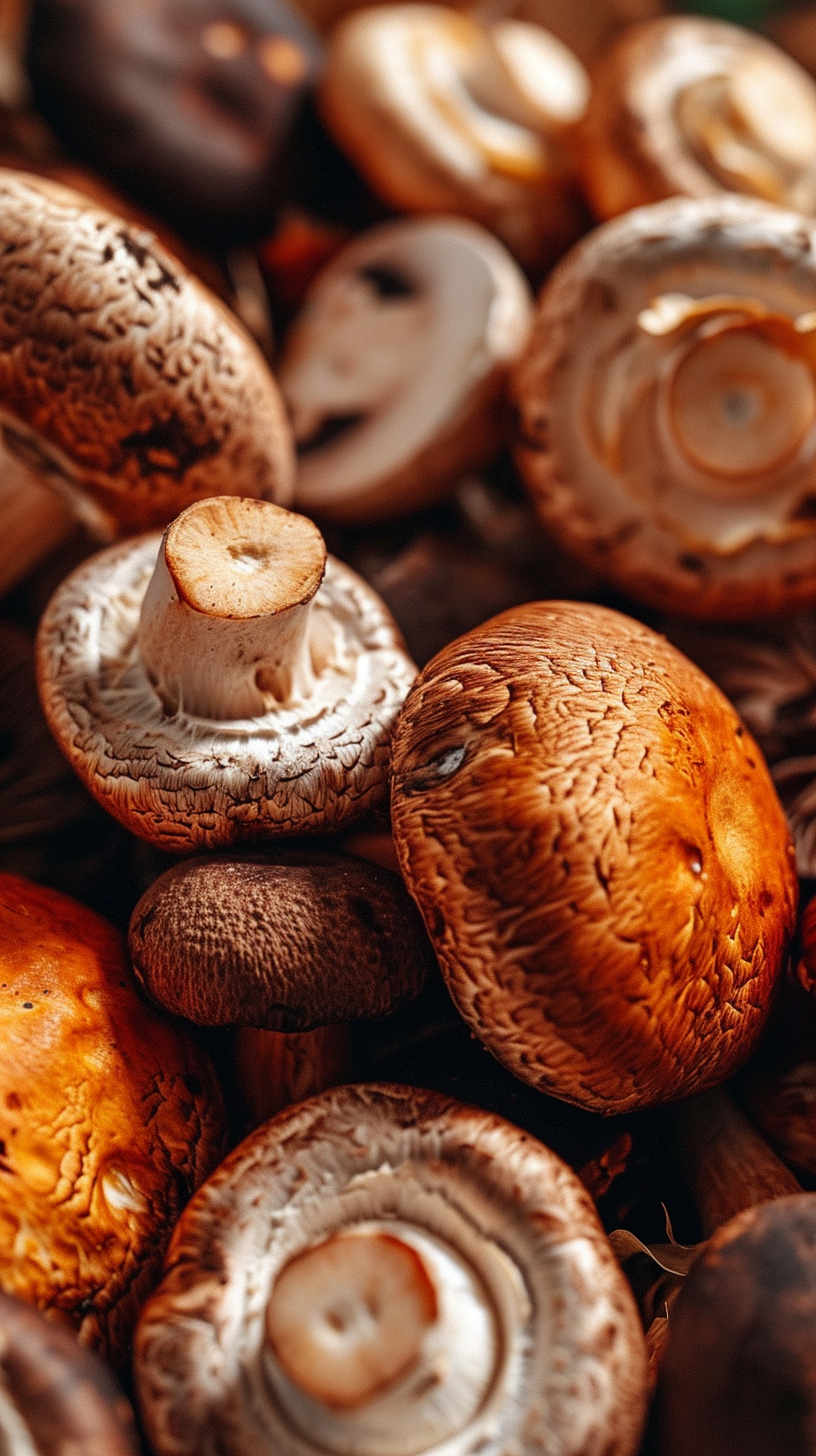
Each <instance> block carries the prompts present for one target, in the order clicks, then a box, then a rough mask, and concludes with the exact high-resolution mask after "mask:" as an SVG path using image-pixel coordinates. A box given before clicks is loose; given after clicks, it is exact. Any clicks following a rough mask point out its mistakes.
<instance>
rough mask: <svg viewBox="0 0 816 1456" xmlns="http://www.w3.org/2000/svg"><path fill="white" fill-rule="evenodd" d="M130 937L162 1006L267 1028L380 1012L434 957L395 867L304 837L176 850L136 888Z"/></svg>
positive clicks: (202, 1018)
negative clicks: (287, 842)
mask: <svg viewBox="0 0 816 1456" xmlns="http://www.w3.org/2000/svg"><path fill="white" fill-rule="evenodd" d="M128 944H129V949H130V954H131V957H132V960H133V968H134V970H135V972H136V975H137V976H138V978H139V980H140V981H141V983H142V985H143V986H144V988H145V990H146V991H147V992H148V994H149V995H150V996H151V997H152V998H153V1000H154V1001H158V1002H159V1004H160V1005H162V1006H164V1007H165V1008H166V1010H168V1011H172V1012H175V1013H176V1015H179V1016H185V1017H187V1019H188V1020H189V1021H194V1022H196V1023H197V1024H198V1025H199V1026H231V1025H235V1024H238V1023H240V1024H243V1025H245V1026H256V1027H261V1028H265V1029H266V1030H268V1031H288V1032H297V1031H301V1032H302V1031H310V1030H312V1029H313V1028H315V1027H318V1026H325V1025H327V1024H329V1023H332V1022H340V1021H354V1020H357V1019H358V1018H361V1017H378V1016H387V1015H388V1014H389V1013H390V1012H392V1011H396V1010H397V1008H398V1007H399V1006H401V1005H402V1004H403V1003H404V1002H406V1001H409V1000H411V999H412V997H414V996H416V995H417V994H418V993H419V991H420V990H421V989H422V984H423V981H424V979H425V974H426V971H427V970H428V969H429V968H431V967H432V966H433V965H434V964H435V962H434V957H433V953H432V951H431V947H430V945H429V944H428V940H427V937H426V935H425V931H424V928H423V925H422V922H421V920H420V918H419V916H418V915H417V913H416V911H415V909H414V906H413V903H412V901H411V900H410V898H409V896H408V895H407V893H406V891H405V888H404V886H403V884H402V881H401V880H400V878H399V876H398V875H393V874H390V873H389V871H388V870H385V869H381V868H380V867H379V866H378V865H373V864H366V862H365V861H364V860H361V859H354V858H353V857H352V856H351V855H345V854H333V853H331V852H330V851H328V850H316V849H311V848H310V849H305V850H301V849H294V848H292V849H283V850H281V851H279V852H278V854H277V856H276V861H275V862H270V861H269V860H260V859H257V858H253V859H247V860H235V859H230V858H228V857H227V856H225V855H219V856H216V857H213V858H207V859H203V858H202V859H192V860H185V862H184V863H183V864H180V865H176V866H174V867H173V869H170V870H168V871H167V872H166V874H163V875H162V876H161V877H160V878H159V879H158V880H156V881H155V883H154V884H153V885H151V887H150V889H149V890H147V891H146V892H145V894H144V895H143V896H142V898H141V900H140V901H139V903H138V905H137V906H136V908H135V910H134V911H133V915H132V917H131V921H130V931H129V936H128Z"/></svg>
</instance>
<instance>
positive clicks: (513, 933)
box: [391, 602, 797, 1113]
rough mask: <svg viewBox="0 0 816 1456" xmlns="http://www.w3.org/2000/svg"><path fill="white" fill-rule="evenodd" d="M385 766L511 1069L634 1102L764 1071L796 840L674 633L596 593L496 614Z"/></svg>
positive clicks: (477, 1024)
mask: <svg viewBox="0 0 816 1456" xmlns="http://www.w3.org/2000/svg"><path fill="white" fill-rule="evenodd" d="M392 775H393V784H392V801H391V809H392V824H393V831H394V839H395V842H396V845H397V851H398V853H399V857H400V863H401V866H402V871H403V875H404V876H405V880H406V883H407V885H408V888H409V890H410V891H411V894H412V895H413V896H414V899H415V900H416V901H417V904H418V905H419V908H420V910H421V912H422V915H423V917H424V919H425V923H426V925H427V927H428V931H429V933H430V936H431V940H432V942H433V944H434V949H435V950H436V953H437V956H438V958H439V961H440V965H441V967H442V971H443V974H444V976H445V979H446V981H447V983H448V987H449V989H450V991H451V994H452V996H453V999H454V1001H455V1002H456V1004H457V1006H458V1008H459V1010H460V1011H461V1013H462V1015H463V1016H464V1017H465V1020H466V1021H467V1023H468V1025H469V1026H470V1027H471V1030H472V1031H474V1032H475V1033H476V1035H477V1036H478V1037H479V1038H480V1039H481V1040H482V1041H483V1042H484V1044H485V1046H487V1048H488V1049H489V1050H490V1051H491V1052H492V1053H493V1054H494V1056H496V1057H498V1059H499V1060H500V1061H501V1062H503V1063H504V1064H505V1066H507V1067H509V1069H510V1071H512V1072H513V1073H514V1074H515V1075H516V1076H517V1077H520V1078H522V1080H524V1081H527V1082H530V1083H532V1084H533V1085H534V1086H536V1087H538V1088H540V1089H542V1090H543V1091H546V1092H550V1093H552V1094H553V1095H554V1096H556V1097H562V1098H564V1099H565V1100H567V1101H570V1102H575V1103H578V1104H579V1105H583V1106H585V1107H588V1108H591V1109H594V1110H596V1111H599V1112H607V1113H609V1112H625V1111H630V1110H634V1109H636V1108H642V1107H647V1106H650V1105H654V1104H657V1103H660V1102H666V1101H671V1100H674V1099H676V1098H678V1097H682V1096H687V1095H689V1094H690V1093H692V1092H693V1091H698V1090H699V1091H702V1090H703V1089H705V1088H707V1087H710V1086H713V1085H714V1084H716V1083H717V1082H721V1081H723V1080H724V1079H725V1078H726V1077H727V1076H728V1075H729V1074H730V1073H731V1072H732V1071H734V1070H735V1069H736V1067H737V1066H738V1065H740V1063H741V1062H743V1061H744V1060H745V1059H746V1058H747V1056H748V1055H749V1053H750V1052H751V1050H752V1049H753V1047H754V1045H755V1044H756V1041H757V1039H758V1037H759V1035H760V1032H761V1030H762V1027H763V1025H764V1022H765V1020H766V1017H767V1013H768V1010H769V1008H770V1002H771V997H772V995H773V991H774V988H775V985H776V982H777V979H778V977H779V973H780V971H781V970H782V967H783V965H784V962H785V955H786V949H787V945H788V942H789V939H790V937H791V935H792V933H793V928H794V921H795V911H796V898H797V881H796V873H795V866H794V863H793V847H792V845H791V843H790V838H789V835H788V830H787V826H786V824H785V819H784V815H783V813H782V810H781V807H780V805H779V802H778V800H777V798H776V795H775V793H774V789H773V785H772V783H771V780H770V776H769V774H768V771H767V769H766V767H765V764H764V763H763V761H762V758H761V755H760V754H759V751H758V749H757V747H756V745H755V743H754V742H753V740H752V739H751V737H750V735H749V734H748V733H747V732H746V730H745V728H744V727H743V726H742V724H741V723H740V721H739V719H738V717H737V715H736V713H735V712H734V710H733V708H732V707H731V705H730V704H729V703H728V702H727V701H726V699H725V698H724V697H723V696H722V694H721V693H720V692H719V691H718V689H717V688H715V687H714V685H713V683H711V682H709V680H708V679H707V678H706V677H704V676H703V674H702V673H701V672H700V671H699V670H698V669H697V668H695V667H694V666H693V664H692V663H690V662H689V661H688V660H687V659H686V658H684V657H683V656H682V655H681V654H680V653H679V652H677V651H676V650H675V649H674V648H673V647H671V646H670V645H669V644H668V643H667V642H666V641H665V640H664V639H663V638H661V637H658V636H657V634H656V633H654V632H652V631H650V630H649V629H648V628H647V627H644V626H642V625H641V624H640V623H638V622H635V621H633V620H631V619H630V618H628V617H624V616H622V615H620V614H619V613H618V612H613V611H610V610H608V609H607V608H603V607H597V606H592V605H589V604H587V603H579V602H539V603H532V604H530V605H528V606H523V607H517V608H514V609H513V610H511V611H508V612H503V613H502V614H501V615H500V616H498V617H494V618H493V619H492V621H490V622H487V623H485V624H484V625H483V626H482V627H478V628H476V629H475V630H474V631H472V632H469V633H467V634H466V635H465V636H464V637H461V638H459V639H458V641H456V642H454V643H452V644H451V645H450V646H449V647H447V648H445V650H444V651H443V652H440V653H438V654H437V656H436V657H435V658H434V659H433V660H432V661H431V662H430V663H429V664H428V666H427V667H426V668H425V669H424V671H423V672H422V673H421V674H420V676H419V678H418V679H417V682H416V684H415V686H414V688H413V689H412V691H411V693H410V694H409V696H408V698H407V700H406V703H405V705H404V707H403V710H402V712H401V714H400V717H399V720H398V722H397V725H396V728H395V730H394V737H393V743H392Z"/></svg>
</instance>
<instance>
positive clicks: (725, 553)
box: [513, 197, 816, 620]
mask: <svg viewBox="0 0 816 1456" xmlns="http://www.w3.org/2000/svg"><path fill="white" fill-rule="evenodd" d="M814 303H816V233H814V229H813V226H812V225H811V224H810V223H809V222H807V221H806V220H805V219H803V218H802V217H800V216H798V215H797V214H795V213H791V212H782V211H779V210H777V209H776V208H773V207H771V206H769V205H768V204H766V203H762V202H756V201H753V200H749V199H743V198H737V197H721V198H713V199H710V200H708V201H699V202H698V201H691V200H686V199H682V198H678V199H675V200H671V201H668V202H663V203H658V204H656V205H655V206H654V207H648V208H645V207H644V208H640V209H638V210H636V211H635V212H632V213H629V214H628V215H627V216H626V217H622V218H618V219H616V220H615V221H614V222H610V223H607V224H605V225H604V226H603V227H601V228H598V229H597V230H596V231H595V232H594V233H591V234H590V235H589V237H588V238H587V239H586V240H585V241H584V242H582V243H580V244H579V245H578V246H577V247H576V248H575V249H574V250H573V252H572V253H571V254H570V255H569V256H568V257H567V258H566V259H565V260H564V261H563V262H562V263H561V264H560V266H559V267H558V268H557V269H556V271H555V273H554V274H553V276H552V278H551V280H550V282H549V283H548V285H547V287H546V288H545V290H544V292H543V294H542V297H541V301H540V305H539V311H538V317H537V320H536V324H535V326H534V329H533V334H532V337H531V340H530V344H529V346H528V349H527V352H526V354H525V356H524V358H523V359H522V361H521V363H520V364H519V366H518V368H517V370H516V374H515V380H514V386H513V392H514V396H515V400H516V404H517V408H518V417H519V424H518V436H517V439H518V444H517V459H518V464H519V468H520V470H521V472H522V474H523V476H524V479H525V482H526V484H527V486H528V488H529V490H530V492H531V494H532V496H533V500H534V502H535V504H536V507H537V509H538V511H539V513H540V515H541V517H542V520H543V521H544V523H545V525H546V526H547V527H548V529H549V530H551V531H552V532H553V534H554V535H555V536H556V537H557V538H558V539H559V540H560V541H561V543H562V544H563V545H564V546H566V547H567V548H568V549H569V550H570V551H572V552H573V553H574V554H576V555H577V556H579V557H580V558H581V559H582V560H583V561H585V562H586V563H587V564H588V565H590V566H591V567H593V568H594V569H595V570H596V571H598V572H600V573H601V574H602V575H604V576H606V577H607V578H608V579H610V580H611V581H613V582H615V583H616V584H617V585H618V586H620V587H621V588H622V589H623V590H624V591H626V592H627V593H628V594H629V595H630V596H633V597H635V598H637V599H639V600H641V601H644V602H647V603H649V604H651V605H654V606H658V607H662V608H664V609H667V610H674V611H677V612H681V613H684V614H686V615H689V616H696V617H709V618H715V619H721V620H722V619H732V620H733V619H738V618H741V617H743V618H744V617H751V616H756V615H758V614H760V613H762V612H781V611H787V610H790V609H791V608H794V607H796V606H801V605H804V604H808V603H812V602H813V601H814V600H816V333H814V329H816V312H814Z"/></svg>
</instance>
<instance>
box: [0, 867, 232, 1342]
mask: <svg viewBox="0 0 816 1456" xmlns="http://www.w3.org/2000/svg"><path fill="white" fill-rule="evenodd" d="M0 1047H2V1057H0V1066H1V1067H2V1072H0V1284H1V1285H2V1287H3V1289H4V1290H5V1291H6V1292H7V1293H9V1294H17V1295H20V1296H21V1297H22V1298H24V1299H26V1300H27V1301H28V1302H29V1303H31V1304H34V1305H37V1306H38V1308H40V1309H43V1310H48V1311H49V1313H50V1314H51V1316H52V1317H53V1318H57V1319H60V1320H62V1321H65V1322H67V1323H69V1324H72V1325H73V1326H74V1327H75V1328H76V1329H77V1330H78V1332H79V1336H80V1339H81V1340H82V1341H83V1343H84V1344H87V1345H91V1346H95V1347H96V1348H98V1349H100V1350H102V1351H103V1352H104V1353H105V1354H107V1355H108V1357H109V1358H110V1359H111V1360H112V1361H113V1362H114V1363H115V1364H121V1363H122V1362H123V1360H124V1359H125V1357H126V1355H127V1352H128V1348H129V1343H130V1337H131V1334H132V1331H133V1326H134V1323H135V1319H136V1314H137V1312H138V1310H139V1308H140V1306H141V1304H142V1303H143V1301H144V1299H145V1297H146V1295H147V1294H148V1293H149V1291H150V1290H151V1289H152V1288H153V1286H154V1285H155V1283H156V1280H157V1276H158V1273H159V1270H160V1268H161V1261H162V1255H163V1252H164V1248H165V1246H166V1243H167V1240H168V1238H169V1236H170V1231H171V1229H172V1225H173V1223H174V1221H175V1219H176V1218H177V1217H178V1215H179V1213H180V1212H181V1209H182V1208H183V1206H184V1204H185V1203H186V1201H187V1199H188V1198H189V1196H190V1194H191V1193H192V1192H193V1190H194V1189H195V1188H196V1187H197V1186H198V1184H199V1183H201V1182H202V1181H203V1179H204V1178H205V1177H207V1175H208V1174H209V1173H210V1172H211V1171H212V1169H213V1168H214V1167H215V1165H216V1163H217V1162H218V1159H219V1157H220V1155H221V1152H222V1146H223V1138H224V1114H223V1108H222V1104H221V1096H220V1092H219V1089H218V1084H217V1082H216V1080H215V1075H214V1073H213V1072H212V1070H211V1068H210V1065H209V1062H208V1060H207V1058H206V1057H205V1056H204V1054H203V1053H202V1052H201V1051H200V1049H199V1048H198V1046H197V1045H196V1044H195V1042H194V1041H193V1040H192V1037H191V1036H190V1035H189V1034H188V1032H187V1031H186V1030H185V1029H184V1028H183V1027H182V1026H180V1025H178V1024H173V1023H172V1022H170V1021H168V1020H167V1019H166V1018H162V1017H160V1016H159V1015H158V1014H157V1013H156V1012H155V1011H152V1010H151V1009H150V1008H149V1007H147V1006H146V1005H145V1004H144V1003H143V1002H142V1001H141V999H140V998H139V996H138V994H137V991H136V987H135V983H134V982H133V980H132V977H131V975H130V971H129V968H128V963H127V958H126V955H125V952H124V946H123V943H122V939H121V937H120V935H119V934H118V932H117V931H115V930H114V929H113V927H112V926H110V925H108V923H107V922H106V921H104V920H102V919H101V918H100V917H99V916H98V915H96V914H94V913H93V912H92V911H91V910H88V909H86V908H85V906H83V905H79V904H77V903H76V902H75V901H73V900H70V899H68V897H67V896H65V895H60V894H58V893H57V892H56V891H54V890H50V889H44V888H42V887H40V886H38V885H34V884H31V883H30V882H29V881H26V880H23V879H19V878H18V877H17V876H15V875H5V874H4V875H0Z"/></svg>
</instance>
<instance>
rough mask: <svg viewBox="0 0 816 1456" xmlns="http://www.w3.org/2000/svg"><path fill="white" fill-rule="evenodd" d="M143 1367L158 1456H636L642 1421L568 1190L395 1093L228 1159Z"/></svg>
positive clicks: (588, 1217) (480, 1119)
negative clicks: (248, 1455)
mask: <svg viewBox="0 0 816 1456" xmlns="http://www.w3.org/2000/svg"><path fill="white" fill-rule="evenodd" d="M135 1368H136V1382H137V1388H138V1394H139V1401H140V1406H141V1411H142V1415H143V1418H144V1422H145V1425H146V1428H147V1431H148V1434H149V1437H150V1440H151V1443H152V1445H153V1448H154V1450H155V1451H156V1453H157V1456H170V1453H171V1452H172V1453H173V1456H185V1453H190V1456H192V1453H200V1452H201V1451H202V1450H206V1449H213V1450H214V1449H216V1447H217V1448H218V1449H219V1450H220V1451H222V1452H223V1453H225V1456H237V1453H239V1452H244V1451H248V1450H253V1451H254V1452H256V1453H257V1456H262V1453H263V1456H265V1453H270V1456H271V1453H273V1452H274V1453H275V1456H288V1453H294V1452H299V1453H306V1452H318V1451H319V1452H321V1453H323V1456H326V1453H330V1456H341V1453H343V1456H348V1453H350V1452H352V1451H353V1452H354V1453H355V1456H409V1453H412V1456H417V1453H420V1452H424V1451H431V1450H438V1449H440V1448H441V1447H444V1449H445V1450H446V1451H450V1452H451V1453H454V1456H455V1453H465V1452H470V1451H473V1450H474V1449H477V1448H478V1449H479V1450H481V1451H482V1452H484V1453H485V1456H498V1453H499V1452H506V1451H508V1450H513V1451H518V1452H519V1453H520V1456H532V1453H533V1452H534V1451H542V1450H545V1449H546V1450H547V1451H548V1452H550V1453H552V1456H584V1453H586V1452H588V1451H590V1450H598V1451H600V1450H601V1449H603V1450H604V1451H605V1452H607V1453H609V1456H624V1453H626V1456H630V1453H633V1452H634V1451H635V1450H636V1448H637V1444H638V1439H639V1435H640V1431H641V1427H642V1421H643V1414H644V1351H643V1337H642V1334H641V1331H640V1325H639V1321H638V1319H637V1314H636V1311H635V1309H634V1305H633V1302H632V1298H631V1294H630V1293H629V1290H628V1288H627V1286H626V1283H625V1281H624V1279H623V1277H622V1276H621V1274H620V1272H619V1270H618V1269H617V1266H616V1264H615V1261H614V1258H613V1256H612V1253H611V1250H610V1248H609V1245H608V1243H607V1241H606V1239H605V1237H604V1235H603V1232H602V1230H601V1227H600V1224H599V1223H598V1220H597V1216H596V1214H595V1211H594V1208H593V1206H592V1203H591V1200H590V1199H589V1197H588V1195H587V1194H586V1192H585V1190H584V1189H583V1187H582V1186H581V1184H580V1183H579V1182H578V1179H577V1178H576V1177H575V1175H574V1174H573V1173H571V1172H570V1170H569V1169H568V1168H567V1167H566V1166H565V1165H564V1164H563V1163H561V1161H560V1160H559V1159H558V1158H556V1157H555V1155H554V1154H553V1153H551V1152H549V1151H548V1150H547V1149H546V1148H544V1147H543V1146H542V1145H541V1144H540V1143H537V1142H536V1141H535V1140H534V1139H532V1138H530V1137H529V1136H528V1135H526V1134H524V1133H521V1132H519V1130H518V1129H517V1128H514V1127H513V1126H512V1125H511V1124H510V1123H507V1122H504V1121H502V1120H501V1119H500V1118H497V1117H494V1116H493V1115H491V1114H490V1113H485V1112H480V1111H477V1110H476V1109H473V1108H468V1107H464V1106H463V1105H462V1104H460V1103H456V1102H453V1101H451V1100H450V1099H449V1098H445V1097H440V1096H439V1095H438V1094H436V1093H431V1092H419V1091H415V1090H413V1089H411V1088H404V1087H389V1086H363V1087H345V1088H340V1089H338V1090H336V1091H333V1092H327V1093H324V1094H323V1095H322V1096H321V1097H316V1098H313V1099H312V1100H311V1101H310V1102H306V1103H303V1104H302V1105H301V1106H300V1107H298V1108H295V1109H293V1110H291V1111H289V1112H286V1113H283V1114H281V1115H280V1116H279V1117H277V1118H276V1119H275V1120H274V1121H273V1122H271V1123H269V1124H267V1126H266V1127H264V1128H261V1129H259V1130H258V1131H257V1132H256V1133H254V1134H253V1135H252V1136H250V1137H249V1138H248V1139H247V1140H246V1141H245V1142H244V1143H243V1144H242V1146H241V1147H240V1148H238V1149H237V1151H236V1152H235V1153H233V1154H232V1155H231V1156H230V1157H229V1158H228V1159H227V1161H226V1162H225V1163H224V1164H223V1165H222V1167H221V1168H220V1169H219V1170H218V1172H217V1173H216V1175H215V1176H214V1177H213V1178H212V1179H211V1180H210V1181H209V1183H208V1184H207V1185H206V1186H205V1188H204V1189H202V1190H201V1192H200V1194H199V1196H198V1197H197V1198H196V1199H195V1200H194V1201H193V1202H192V1203H191V1204H190V1206H189V1208H188V1209H187V1211H186V1213H185V1214H184V1215H183V1217H182V1219H181V1221H180V1223H179V1225H178V1227H177V1229H176V1233H175V1236H174V1241H173V1245H172V1248H171V1251H170V1253H169V1256H168V1261H167V1272H166V1275H165V1278H164V1282H163V1283H162V1285H161V1287H160V1288H159V1290H158V1291H157V1293H156V1294H155V1296H154V1297H153V1298H152V1299H151V1300H150V1301H149V1302H148V1304H147V1305H146V1307H145V1309H144V1311H143V1314H142V1318H141V1321H140V1326H139V1331H138V1336H137V1341H136V1366H135Z"/></svg>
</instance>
